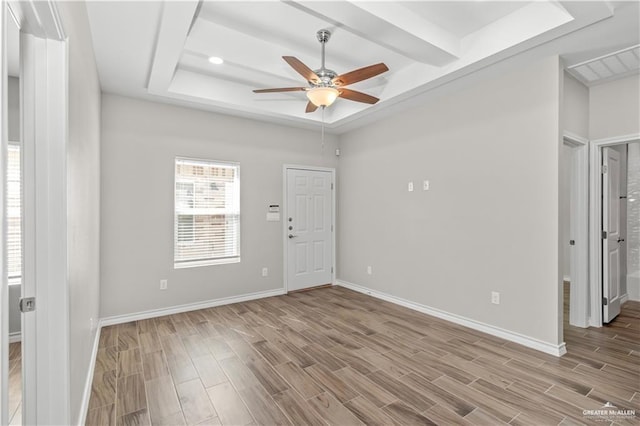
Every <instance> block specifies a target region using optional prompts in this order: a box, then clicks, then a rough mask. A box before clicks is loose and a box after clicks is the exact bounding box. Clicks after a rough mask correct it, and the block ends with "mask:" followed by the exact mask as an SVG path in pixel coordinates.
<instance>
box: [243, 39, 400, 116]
mask: <svg viewBox="0 0 640 426" xmlns="http://www.w3.org/2000/svg"><path fill="white" fill-rule="evenodd" d="M330 37H331V32H330V31H329V30H319V31H318V32H317V38H318V41H319V42H320V44H321V45H322V64H321V66H320V69H317V70H315V71H313V70H312V69H311V68H309V67H308V66H306V65H305V64H303V63H302V62H301V61H300V60H299V59H297V58H296V57H294V56H283V57H282V59H284V60H285V61H286V62H287V63H288V64H289V65H291V67H292V68H293V69H294V70H296V71H297V72H298V74H300V75H301V76H303V77H304V78H305V79H306V80H307V81H308V83H309V87H281V88H276V89H256V90H254V93H274V92H297V91H301V92H307V98H309V103H307V109H306V110H305V112H313V111H315V110H316V109H318V107H323V108H324V107H327V106H329V105H331V104H332V103H333V102H334V101H335V100H336V98H338V97H340V98H344V99H349V100H350V101H356V102H363V103H366V104H375V103H376V102H378V101H379V99H378V98H376V97H375V96H371V95H367V94H366V93H362V92H358V91H355V90H351V89H347V88H345V86H348V85H349V84H353V83H357V82H358V81H362V80H366V79H368V78H371V77H375V76H377V75H378V74H382V73H383V72H386V71H389V68H388V67H387V66H386V65H385V64H384V63H382V62H381V63H379V64H375V65H369V66H368V67H364V68H359V69H357V70H354V71H350V72H348V73H345V74H340V75H338V74H337V73H336V72H335V71H333V70H330V69H327V68H325V66H324V45H325V44H326V43H327V42H328V41H329V38H330Z"/></svg>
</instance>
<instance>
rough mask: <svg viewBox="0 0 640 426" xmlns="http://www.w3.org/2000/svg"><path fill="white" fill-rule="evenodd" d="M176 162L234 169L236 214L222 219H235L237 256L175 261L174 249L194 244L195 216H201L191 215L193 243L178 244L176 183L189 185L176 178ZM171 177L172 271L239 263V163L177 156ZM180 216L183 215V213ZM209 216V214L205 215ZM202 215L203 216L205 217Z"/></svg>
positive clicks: (194, 196)
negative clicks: (172, 179)
mask: <svg viewBox="0 0 640 426" xmlns="http://www.w3.org/2000/svg"><path fill="white" fill-rule="evenodd" d="M178 161H189V162H194V163H202V166H205V167H212V166H213V167H215V166H220V167H229V168H234V169H235V179H234V182H235V186H236V189H235V191H234V196H235V198H237V213H225V214H224V217H225V218H226V217H227V216H234V217H236V218H237V231H236V239H237V250H236V253H237V255H234V256H228V257H216V258H209V259H204V258H202V259H194V260H180V261H178V260H176V248H177V247H178V246H189V245H191V244H194V242H195V227H196V216H200V215H202V214H197V213H193V214H191V216H192V218H193V229H194V240H193V241H188V242H187V241H184V242H180V241H178V229H177V216H179V214H178V210H177V190H176V188H177V184H178V183H182V184H185V183H191V182H189V181H187V180H185V178H184V177H183V176H178V174H177V172H176V167H177V165H178ZM173 176H174V183H173V223H174V225H173V226H174V230H173V268H174V269H183V268H194V267H200V266H213V265H226V264H232V263H240V261H241V250H240V249H241V235H242V234H241V226H240V222H241V203H240V201H241V200H240V199H241V195H240V186H241V180H240V177H241V176H240V163H239V162H234V161H223V160H211V159H204V158H193V157H180V156H177V157H175V158H174V161H173ZM193 205H194V209H196V208H195V206H196V187H195V182H194V185H193ZM182 215H185V214H184V213H183V214H182ZM207 215H210V214H207ZM207 215H204V216H207Z"/></svg>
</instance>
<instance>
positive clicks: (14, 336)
mask: <svg viewBox="0 0 640 426" xmlns="http://www.w3.org/2000/svg"><path fill="white" fill-rule="evenodd" d="M16 342H22V332H21V331H16V332H14V333H9V343H16Z"/></svg>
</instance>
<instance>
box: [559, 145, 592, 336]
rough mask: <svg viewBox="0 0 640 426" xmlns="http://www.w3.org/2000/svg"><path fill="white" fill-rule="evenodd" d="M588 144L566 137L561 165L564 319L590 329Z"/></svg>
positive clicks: (562, 312)
mask: <svg viewBox="0 0 640 426" xmlns="http://www.w3.org/2000/svg"><path fill="white" fill-rule="evenodd" d="M588 209H589V205H588V141H587V140H586V139H584V138H580V137H578V136H575V135H569V134H566V135H565V136H564V138H563V146H562V153H561V164H560V236H559V238H560V256H561V259H562V260H561V263H560V265H561V269H562V280H561V284H560V285H561V286H562V288H561V289H560V290H561V295H562V300H563V303H562V304H561V308H560V309H561V312H560V315H561V318H562V319H563V321H562V324H563V325H569V324H570V325H572V326H577V327H588V326H589V284H588V271H589V269H588V262H589V257H588V249H589V245H588V235H589V234H588V232H589V228H588Z"/></svg>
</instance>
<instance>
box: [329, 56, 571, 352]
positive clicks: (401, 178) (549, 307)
mask: <svg viewBox="0 0 640 426" xmlns="http://www.w3.org/2000/svg"><path fill="white" fill-rule="evenodd" d="M468 86H469V87H466V88H465V89H464V90H460V91H458V92H456V93H453V94H450V95H448V96H446V97H445V96H439V97H438V96H437V94H435V93H434V97H433V98H432V99H431V100H430V101H429V102H426V103H425V104H424V105H423V106H421V107H419V108H415V109H413V110H410V111H406V112H404V113H402V114H401V115H396V116H394V117H391V118H386V119H383V120H381V121H380V122H378V123H376V124H373V125H371V126H367V127H365V128H362V129H358V130H355V131H352V132H349V133H347V134H344V135H342V137H341V157H340V168H339V178H338V188H339V201H338V219H339V222H338V259H339V263H338V278H339V279H342V280H345V281H347V282H351V283H355V284H359V285H362V286H366V287H368V288H371V289H374V290H378V291H381V292H384V293H387V294H391V295H394V296H397V297H400V298H404V299H407V300H410V301H413V302H417V303H421V304H424V305H427V306H430V307H433V308H437V309H440V310H443V311H446V312H449V313H452V314H457V315H460V316H463V317H467V318H470V319H473V320H476V321H480V322H482V323H486V324H490V325H492V326H496V327H500V328H503V329H506V330H510V331H512V332H516V333H520V334H523V335H525V336H529V337H532V338H535V339H539V340H541V341H544V342H548V343H550V344H553V345H556V344H558V343H560V341H561V340H562V337H561V327H562V321H561V320H560V318H559V316H558V312H559V303H560V300H561V299H560V295H559V285H558V284H559V280H560V275H561V271H560V268H561V266H560V264H559V253H558V252H559V243H558V240H559V234H558V232H559V172H558V170H559V161H560V158H559V157H560V153H559V152H560V148H561V146H560V145H561V142H560V123H559V117H560V94H561V86H562V74H561V69H560V64H559V60H558V58H557V57H550V58H547V59H545V60H542V61H538V62H535V63H531V64H528V65H527V66H526V67H523V68H521V69H519V70H514V71H510V72H507V73H504V74H502V75H499V76H487V75H486V74H485V79H484V80H483V81H480V82H479V83H477V84H473V85H468ZM424 179H428V180H429V181H430V184H431V189H430V190H429V191H422V189H421V188H422V180H424ZM409 181H413V182H414V184H415V187H416V190H415V191H414V192H408V191H407V183H408V182H409ZM368 265H371V266H372V267H373V274H372V275H368V274H367V272H366V269H367V266H368ZM491 291H499V292H500V293H501V304H500V305H493V304H491V302H490V293H491Z"/></svg>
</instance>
